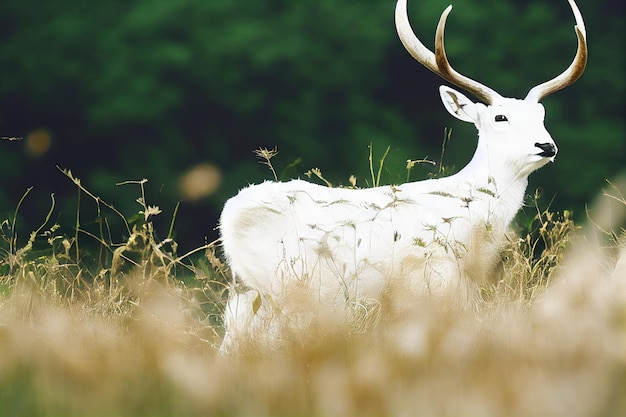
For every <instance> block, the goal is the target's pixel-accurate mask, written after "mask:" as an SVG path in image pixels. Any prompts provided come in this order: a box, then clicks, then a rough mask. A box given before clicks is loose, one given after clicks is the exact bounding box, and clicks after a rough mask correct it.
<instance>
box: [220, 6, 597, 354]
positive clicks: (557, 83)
mask: <svg viewBox="0 0 626 417" xmlns="http://www.w3.org/2000/svg"><path fill="white" fill-rule="evenodd" d="M568 1H569V4H570V6H571V8H572V10H573V13H574V16H575V19H576V26H575V31H576V34H577V37H578V49H577V52H576V55H575V57H574V60H573V62H572V63H571V65H570V66H569V67H568V68H567V69H566V70H565V71H564V72H563V73H562V74H560V75H559V76H557V77H556V78H554V79H552V80H550V81H547V82H544V83H542V84H540V85H538V86H536V87H534V88H532V89H531V90H530V91H529V92H528V95H527V96H526V98H525V99H524V100H518V99H513V98H505V97H502V96H500V95H499V94H498V93H497V92H495V91H494V90H492V89H491V88H489V87H487V86H485V85H482V84H480V83H478V82H476V81H474V80H472V79H470V78H468V77H466V76H464V75H461V74H459V73H458V72H456V71H455V70H454V69H453V68H452V67H451V66H450V63H449V62H448V59H447V57H446V53H445V49H444V40H443V39H444V27H445V23H446V18H447V16H448V14H449V13H450V11H451V9H452V6H449V7H448V8H447V9H445V11H444V12H443V13H442V15H441V19H440V21H439V25H438V26H437V31H436V35H435V53H433V52H431V51H430V50H429V49H428V48H426V47H425V46H424V45H423V44H422V43H421V42H420V41H419V39H418V38H417V37H416V36H415V34H414V33H413V31H412V29H411V27H410V25H409V22H408V16H407V10H406V0H398V3H397V5H396V10H395V21H396V28H397V31H398V34H399V37H400V39H401V41H402V43H403V44H404V47H405V48H406V49H407V50H408V51H409V53H410V54H411V55H412V56H413V57H414V58H415V59H416V60H417V61H418V62H420V63H421V64H422V65H424V66H426V67H427V68H428V69H430V70H431V71H433V72H434V73H436V74H438V75H439V76H441V77H442V78H443V79H445V80H447V81H449V82H450V83H452V84H454V85H456V86H458V87H460V88H462V89H463V90H466V91H467V92H469V93H471V94H473V95H474V96H476V97H477V98H478V99H480V101H482V102H483V103H485V104H483V103H474V102H472V101H471V100H470V99H468V98H467V97H465V96H464V95H463V94H461V93H459V92H458V91H456V90H453V89H451V88H449V87H445V86H442V87H440V95H441V99H442V101H443V104H444V106H445V108H446V109H447V110H448V112H450V114H451V115H452V116H454V117H456V118H458V119H460V120H463V121H466V122H471V123H474V125H475V126H476V127H477V129H478V145H477V148H476V151H475V153H474V156H473V158H472V159H471V161H470V162H469V163H468V165H467V166H465V167H464V168H463V169H462V170H461V171H459V172H458V173H457V174H455V175H452V176H449V177H445V178H439V179H429V180H424V181H417V182H411V183H405V184H401V185H395V186H381V187H376V188H369V189H346V188H329V187H325V186H320V185H315V184H312V183H309V182H305V181H302V180H292V181H289V182H269V181H268V182H264V183H262V184H258V185H251V186H249V187H247V188H245V189H243V190H241V191H240V192H239V193H238V194H237V195H236V196H235V197H233V198H231V199H230V200H228V201H227V202H226V204H225V206H224V209H223V212H222V215H221V219H220V230H221V237H222V243H223V249H224V253H225V255H226V259H227V262H228V264H229V266H230V268H231V271H232V275H233V277H234V282H233V287H232V288H231V295H230V299H229V302H228V304H227V306H226V311H225V317H224V322H225V326H226V335H225V338H224V341H223V344H222V350H223V351H228V350H232V349H236V348H237V347H239V346H240V344H241V343H242V342H243V341H244V340H245V338H253V339H257V338H266V339H267V340H268V341H269V343H273V342H278V341H279V340H280V338H281V336H282V334H283V332H284V330H285V329H284V326H285V325H289V326H294V325H295V326H297V327H302V326H306V325H307V321H308V320H309V319H310V318H311V315H310V314H309V313H314V312H315V311H332V312H339V311H342V310H343V311H345V310H346V309H349V308H350V306H354V305H355V304H358V303H359V302H360V301H361V300H378V299H380V297H381V295H382V294H383V291H384V290H385V288H386V286H388V285H389V284H390V283H391V284H393V282H394V281H397V282H401V283H402V284H401V285H402V286H405V285H406V286H407V288H406V289H407V290H409V289H410V290H417V291H418V292H419V291H421V292H424V293H427V294H437V293H445V292H446V290H447V289H450V288H459V287H462V288H472V287H476V288H477V287H478V284H479V283H480V282H481V281H482V280H483V278H484V276H485V275H487V274H488V272H489V271H490V269H491V268H493V267H494V266H495V264H496V263H497V258H498V255H499V252H500V250H501V248H502V243H503V238H504V235H505V231H506V229H507V227H508V226H509V223H510V222H511V220H512V219H513V217H514V216H515V214H516V212H517V211H518V210H519V209H520V207H521V206H522V204H523V200H524V196H525V190H526V186H527V183H528V175H529V174H530V173H531V172H533V171H535V170H536V169H538V168H540V167H541V166H543V165H545V164H546V163H548V162H549V161H553V160H554V157H555V155H556V153H557V147H556V145H555V143H554V141H553V140H552V138H551V137H550V134H549V133H548V132H547V130H546V128H545V127H544V113H545V111H544V107H543V106H542V105H541V104H539V100H541V99H542V98H543V97H545V96H547V95H548V94H551V93H553V92H555V91H557V90H559V89H562V88H564V87H566V86H567V85H569V84H571V83H573V82H574V81H575V80H576V79H577V78H578V77H580V75H581V74H582V73H583V71H584V68H585V65H586V61H587V46H586V34H585V26H584V22H583V19H582V16H581V14H580V11H579V10H578V7H577V6H576V4H575V2H574V0H568Z"/></svg>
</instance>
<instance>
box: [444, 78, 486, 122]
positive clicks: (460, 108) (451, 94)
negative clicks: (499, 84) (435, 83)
mask: <svg viewBox="0 0 626 417" xmlns="http://www.w3.org/2000/svg"><path fill="white" fill-rule="evenodd" d="M439 94H440V95H441V101H443V105H444V106H445V108H446V110H448V112H449V113H450V114H451V115H453V116H454V117H456V118H457V119H460V120H463V121H464V122H470V123H476V122H477V121H478V109H477V106H478V104H476V103H474V102H473V101H471V100H470V99H469V98H467V97H465V96H464V95H463V94H461V93H459V92H458V91H456V90H454V89H452V88H450V87H446V86H445V85H442V86H441V87H439Z"/></svg>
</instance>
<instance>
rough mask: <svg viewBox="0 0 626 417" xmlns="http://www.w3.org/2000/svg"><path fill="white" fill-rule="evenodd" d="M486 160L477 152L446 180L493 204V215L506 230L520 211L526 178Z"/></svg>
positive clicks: (479, 150) (485, 156)
mask: <svg viewBox="0 0 626 417" xmlns="http://www.w3.org/2000/svg"><path fill="white" fill-rule="evenodd" d="M488 156H489V154H488V153H486V152H481V149H480V148H479V149H478V150H477V151H476V153H475V154H474V156H473V158H472V160H471V161H470V162H469V163H468V164H467V165H466V166H465V168H463V169H462V170H461V171H459V172H458V173H456V174H455V175H453V176H452V177H450V178H451V179H452V181H454V182H455V183H459V184H463V183H464V184H467V185H469V186H470V187H471V188H473V189H474V190H476V191H478V192H479V193H480V192H482V191H486V192H487V196H488V197H490V198H491V199H492V201H493V203H492V204H493V213H496V214H497V217H499V218H500V219H501V221H502V223H503V225H504V227H506V226H508V224H509V223H510V222H511V220H513V217H514V216H515V214H516V213H517V212H518V211H519V209H520V208H521V207H522V204H523V202H524V196H525V193H526V187H527V186H528V174H523V173H519V172H517V171H516V170H514V169H512V166H511V164H507V163H506V161H502V160H497V161H494V160H490V159H489V157H488ZM493 213H492V214H493Z"/></svg>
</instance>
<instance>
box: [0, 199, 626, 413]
mask: <svg viewBox="0 0 626 417" xmlns="http://www.w3.org/2000/svg"><path fill="white" fill-rule="evenodd" d="M620 189H621V190H623V189H624V188H622V187H619V188H618V187H616V190H618V191H619V190H620ZM142 190H143V189H142ZM144 200H145V199H144ZM144 200H141V201H140V203H141V204H143V210H142V213H143V215H144V216H145V219H144V220H145V221H144V222H143V223H142V224H141V225H140V226H138V227H135V229H133V228H132V227H130V226H129V227H128V230H129V235H130V236H131V237H130V238H129V241H128V242H126V244H125V245H118V246H114V245H112V244H111V243H110V242H106V241H105V239H104V238H102V242H103V244H104V246H105V248H106V249H107V250H108V252H109V254H110V255H111V257H110V259H111V263H110V266H109V267H108V268H101V269H99V270H98V271H97V273H96V274H94V275H89V274H88V273H87V272H86V270H85V269H83V268H82V267H81V266H80V265H79V263H77V260H76V259H75V256H73V255H72V254H73V253H75V251H74V249H75V246H74V245H76V244H77V242H76V241H74V240H73V239H68V238H63V237H58V238H57V237H54V230H52V229H53V228H50V230H47V231H46V230H45V228H44V227H42V228H41V229H40V230H39V231H38V233H39V234H40V235H41V234H42V233H43V234H45V233H44V232H47V233H48V234H47V235H46V236H48V238H49V240H48V243H49V245H50V249H49V251H48V253H47V255H46V256H45V257H40V256H33V249H32V244H31V246H30V247H29V244H30V243H32V241H34V239H35V238H32V239H31V241H29V242H30V243H29V244H26V245H24V246H23V247H22V248H21V249H18V248H17V245H16V241H15V239H13V236H12V235H11V233H10V231H11V230H12V229H11V222H7V223H5V226H7V227H5V228H4V229H3V230H5V232H6V231H9V233H6V235H5V238H6V242H7V244H6V248H5V250H4V253H3V255H2V259H3V263H2V266H0V271H2V274H3V276H2V278H1V284H0V285H1V286H0V290H1V291H2V295H1V296H0V416H4V415H6V416H86V415H88V416H96V417H97V416H139V415H141V416H173V415H176V416H208V415H210V416H346V417H347V416H568V417H569V416H617V415H624V414H625V413H626V399H625V397H624V396H623V393H624V392H626V246H625V245H624V232H623V231H620V230H617V229H616V226H615V224H618V223H615V222H610V221H609V222H596V223H601V224H596V225H595V226H593V227H589V228H588V229H580V230H576V231H575V230H574V227H573V223H572V221H571V219H569V217H568V216H567V215H564V216H557V215H556V214H552V213H549V212H541V211H538V214H537V217H536V219H535V222H534V223H533V225H532V227H531V229H530V230H529V231H528V232H527V233H526V232H525V233H524V234H522V235H521V237H520V238H519V239H517V238H515V239H514V238H511V243H510V245H509V247H508V248H507V250H506V251H505V254H504V256H503V261H502V265H501V266H500V267H499V268H498V270H497V271H495V272H494V277H492V278H493V279H492V282H494V285H493V286H492V287H489V288H484V289H483V294H484V302H483V304H482V305H480V306H477V308H476V309H475V310H472V311H466V310H459V309H456V308H453V306H452V305H451V302H450V300H440V299H433V298H428V297H425V296H419V295H415V294H406V293H402V292H394V294H395V295H394V297H393V298H391V297H390V298H389V299H385V300H382V301H381V303H380V305H376V306H375V308H369V307H371V306H357V307H355V312H356V313H355V314H357V315H359V314H360V316H359V317H362V318H363V320H361V321H360V323H361V324H363V325H362V326H356V327H355V326H352V324H354V322H352V323H341V322H339V323H338V322H337V321H336V320H333V319H331V318H328V317H318V318H317V319H316V320H315V321H314V323H313V324H312V325H311V327H310V328H309V329H308V330H307V331H306V332H305V333H294V334H293V335H292V337H291V338H290V339H289V340H288V342H287V347H286V348H285V349H284V350H281V351H280V352H271V353H268V352H264V351H262V350H261V349H259V350H258V351H256V352H254V351H253V353H247V354H241V355H232V356H229V357H221V356H218V355H217V347H218V346H219V343H220V337H221V336H220V334H221V333H222V331H221V329H220V324H219V320H217V319H216V317H217V316H218V315H219V313H220V309H222V308H223V304H222V303H223V297H224V294H223V291H222V290H223V286H222V285H221V284H220V282H222V283H223V282H224V280H225V276H224V269H223V265H221V264H220V262H219V259H217V258H216V257H215V256H214V251H213V249H214V248H215V245H207V247H205V248H201V250H203V251H205V253H206V257H205V259H206V262H205V263H204V264H198V263H197V261H196V262H195V263H194V262H191V261H190V260H189V259H190V258H189V257H186V256H176V254H175V249H172V243H171V242H166V241H167V239H165V240H164V241H158V240H157V239H156V238H155V234H154V231H153V230H152V226H151V222H150V219H151V216H153V215H155V214H156V211H155V208H150V207H149V206H147V205H145V202H144ZM602 201H603V202H604V203H601V204H599V205H598V207H599V209H598V210H599V211H600V213H599V216H600V218H602V219H604V218H606V215H605V214H604V213H603V210H605V208H604V206H605V205H606V204H608V203H609V202H613V204H612V205H611V208H610V210H612V212H611V213H612V214H611V216H610V217H611V218H612V219H615V218H616V216H617V214H618V213H619V212H622V213H623V211H624V210H625V209H626V202H625V201H624V199H623V197H622V196H621V195H620V194H619V193H613V194H612V196H610V197H604V198H603V200H602ZM592 217H593V216H592ZM593 218H598V217H593ZM611 223H613V226H611ZM104 235H106V234H103V236H104ZM168 243H169V246H168ZM166 247H167V248H170V249H167V250H166ZM113 258H114V259H113ZM113 263H115V265H113ZM112 269H114V271H112ZM357 322H359V320H357Z"/></svg>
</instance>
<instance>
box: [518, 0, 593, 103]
mask: <svg viewBox="0 0 626 417" xmlns="http://www.w3.org/2000/svg"><path fill="white" fill-rule="evenodd" d="M568 2H569V4H570V7H571V8H572V11H573V12H574V17H575V18H576V26H574V30H575V31H576V36H577V37H578V49H577V50H576V55H575V56H574V60H573V61H572V63H571V64H570V66H569V67H567V69H566V70H565V71H563V72H562V73H561V74H560V75H558V76H557V77H555V78H553V79H551V80H550V81H546V82H544V83H542V84H539V85H537V86H535V87H533V88H531V89H530V91H529V92H528V94H527V95H526V98H525V99H524V100H528V101H536V102H539V101H540V100H541V99H542V98H544V97H545V96H547V95H549V94H552V93H554V92H555V91H558V90H561V89H562V88H565V87H567V86H568V85H570V84H572V83H573V82H574V81H576V80H577V79H578V78H579V77H580V76H581V75H582V74H583V72H584V71H585V66H586V65H587V30H586V29H585V22H584V21H583V17H582V15H581V13H580V10H578V6H577V5H576V3H575V2H574V0H568Z"/></svg>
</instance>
